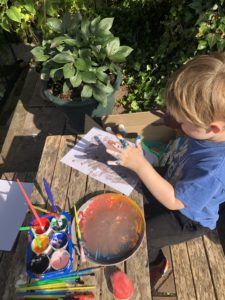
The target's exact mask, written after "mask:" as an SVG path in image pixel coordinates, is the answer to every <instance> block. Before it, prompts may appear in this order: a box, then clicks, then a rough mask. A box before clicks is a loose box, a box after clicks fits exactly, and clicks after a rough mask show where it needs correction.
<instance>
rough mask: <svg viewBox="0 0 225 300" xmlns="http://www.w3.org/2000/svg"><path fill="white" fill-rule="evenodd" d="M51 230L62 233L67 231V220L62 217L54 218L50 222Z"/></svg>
mask: <svg viewBox="0 0 225 300" xmlns="http://www.w3.org/2000/svg"><path fill="white" fill-rule="evenodd" d="M50 226H51V229H52V230H53V231H54V232H61V231H66V230H67V218H66V217H65V216H64V215H61V216H60V217H59V218H56V217H54V218H52V219H51V222H50Z"/></svg>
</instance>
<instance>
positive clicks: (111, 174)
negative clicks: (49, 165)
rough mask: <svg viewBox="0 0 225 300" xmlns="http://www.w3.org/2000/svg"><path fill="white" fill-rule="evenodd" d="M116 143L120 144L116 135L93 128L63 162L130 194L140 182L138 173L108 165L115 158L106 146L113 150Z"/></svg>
mask: <svg viewBox="0 0 225 300" xmlns="http://www.w3.org/2000/svg"><path fill="white" fill-rule="evenodd" d="M115 145H120V142H119V141H118V139H117V137H116V136H115V135H113V134H111V133H108V132H105V131H103V130H100V129H97V128H92V129H91V130H90V131H89V132H88V133H87V134H86V135H85V136H84V137H83V138H82V139H81V140H80V141H79V142H78V143H77V144H76V145H75V146H74V147H73V148H72V149H71V150H70V151H69V152H68V153H67V154H66V155H65V156H64V157H63V158H62V160H61V162H63V163H65V164H67V165H68V166H70V167H72V168H74V169H77V170H79V171H81V172H82V173H84V174H86V175H88V176H91V177H93V178H95V179H96V180H98V181H100V182H102V183H104V184H106V185H108V186H110V187H112V188H114V189H115V190H117V191H119V192H121V193H124V194H125V195H130V193H131V192H132V190H133V189H134V187H135V186H136V184H137V182H138V177H137V176H136V174H135V173H134V172H132V171H131V170H128V169H127V168H124V167H122V166H119V165H117V166H109V165H107V161H109V160H115V158H114V157H112V156H111V155H110V154H108V153H107V152H106V148H109V149H110V147H111V148H112V150H113V146H115Z"/></svg>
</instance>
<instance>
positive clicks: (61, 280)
mask: <svg viewBox="0 0 225 300" xmlns="http://www.w3.org/2000/svg"><path fill="white" fill-rule="evenodd" d="M76 279H80V276H76V275H75V276H69V277H61V278H56V279H44V280H38V281H34V282H31V283H30V284H22V285H19V286H17V289H21V288H24V287H31V286H39V285H43V284H50V283H57V282H64V281H71V280H73V281H74V280H76Z"/></svg>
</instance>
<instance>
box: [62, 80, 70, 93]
mask: <svg viewBox="0 0 225 300" xmlns="http://www.w3.org/2000/svg"><path fill="white" fill-rule="evenodd" d="M69 89H70V87H69V85H68V82H67V81H65V82H64V84H63V93H66V92H68V91H69Z"/></svg>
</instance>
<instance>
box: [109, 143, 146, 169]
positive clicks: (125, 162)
mask: <svg viewBox="0 0 225 300" xmlns="http://www.w3.org/2000/svg"><path fill="white" fill-rule="evenodd" d="M106 151H107V153H109V154H111V155H112V156H114V157H115V158H116V159H117V161H116V162H117V163H115V161H114V162H113V161H108V162H107V163H108V164H109V165H110V164H111V165H112V164H114V165H121V166H123V167H126V168H129V169H131V170H132V171H134V172H136V173H138V171H139V169H140V168H141V167H142V166H143V165H144V164H145V163H146V162H147V161H146V159H145V158H144V155H143V151H142V148H141V144H140V142H137V143H136V148H134V147H130V146H128V147H126V148H125V149H122V148H121V149H115V150H111V149H107V150H106Z"/></svg>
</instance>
